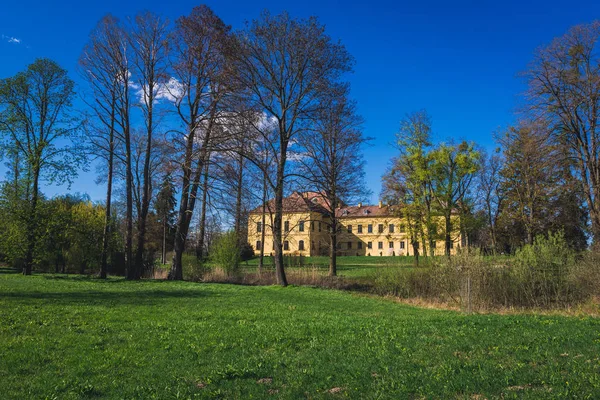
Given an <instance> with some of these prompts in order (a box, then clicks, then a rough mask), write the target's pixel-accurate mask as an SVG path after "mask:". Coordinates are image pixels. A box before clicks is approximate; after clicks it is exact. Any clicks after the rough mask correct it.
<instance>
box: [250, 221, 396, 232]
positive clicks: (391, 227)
mask: <svg viewBox="0 0 600 400" xmlns="http://www.w3.org/2000/svg"><path fill="white" fill-rule="evenodd" d="M318 226H319V232H321V222H320V221H319V224H318ZM384 228H385V225H384V224H379V225H378V226H377V233H383V232H384ZM310 229H311V230H312V231H314V230H315V222H314V221H310ZM346 229H347V230H348V233H352V225H348V226H347V227H346ZM395 229H396V228H395V226H394V224H389V225H388V232H389V233H394V232H395ZM283 231H284V232H289V231H290V221H284V222H283ZM298 231H299V232H304V221H299V222H298ZM404 231H405V228H404V224H400V233H404ZM256 232H258V233H260V232H262V223H261V222H257V223H256ZM356 232H357V233H363V226H362V225H357V226H356ZM367 233H373V224H368V225H367Z"/></svg>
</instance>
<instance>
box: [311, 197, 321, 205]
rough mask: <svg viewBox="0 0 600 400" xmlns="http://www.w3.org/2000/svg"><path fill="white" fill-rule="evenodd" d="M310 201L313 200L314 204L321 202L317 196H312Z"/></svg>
mask: <svg viewBox="0 0 600 400" xmlns="http://www.w3.org/2000/svg"><path fill="white" fill-rule="evenodd" d="M310 201H311V202H312V203H313V204H317V203H318V202H319V199H317V198H316V197H313V198H312V199H311V200H310Z"/></svg>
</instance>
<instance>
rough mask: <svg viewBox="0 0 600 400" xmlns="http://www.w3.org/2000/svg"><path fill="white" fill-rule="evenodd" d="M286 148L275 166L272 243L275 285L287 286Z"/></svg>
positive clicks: (284, 147)
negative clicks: (285, 237) (284, 255)
mask: <svg viewBox="0 0 600 400" xmlns="http://www.w3.org/2000/svg"><path fill="white" fill-rule="evenodd" d="M286 151H287V146H282V149H281V153H280V159H279V163H278V164H277V185H276V187H275V217H274V218H273V243H274V245H275V276H276V278H277V284H279V285H281V286H287V284H288V283H287V279H286V276H285V269H284V265H283V248H282V245H283V242H282V238H283V235H282V232H281V228H282V226H281V225H282V223H281V222H282V219H283V182H284V172H285V171H284V169H285V160H286V154H285V152H286Z"/></svg>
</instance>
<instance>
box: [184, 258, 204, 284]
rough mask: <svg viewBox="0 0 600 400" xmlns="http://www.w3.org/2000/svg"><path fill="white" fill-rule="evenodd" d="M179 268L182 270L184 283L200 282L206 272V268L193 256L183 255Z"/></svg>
mask: <svg viewBox="0 0 600 400" xmlns="http://www.w3.org/2000/svg"><path fill="white" fill-rule="evenodd" d="M181 266H182V268H183V279H185V280H186V281H193V282H200V281H201V280H202V279H203V278H204V274H205V273H206V272H207V268H206V267H205V266H204V264H203V263H202V261H201V260H199V259H198V257H196V255H195V254H189V253H183V254H182V257H181Z"/></svg>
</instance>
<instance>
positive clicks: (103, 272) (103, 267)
mask: <svg viewBox="0 0 600 400" xmlns="http://www.w3.org/2000/svg"><path fill="white" fill-rule="evenodd" d="M114 118H115V114H114V106H113V109H112V115H111V127H110V133H109V138H108V146H109V153H108V177H107V183H106V210H104V232H103V233H102V255H101V257H100V258H101V261H100V278H102V279H106V276H107V275H108V262H107V260H108V243H109V241H110V220H111V201H112V180H113V157H114V146H115V145H114V135H115V134H114Z"/></svg>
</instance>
